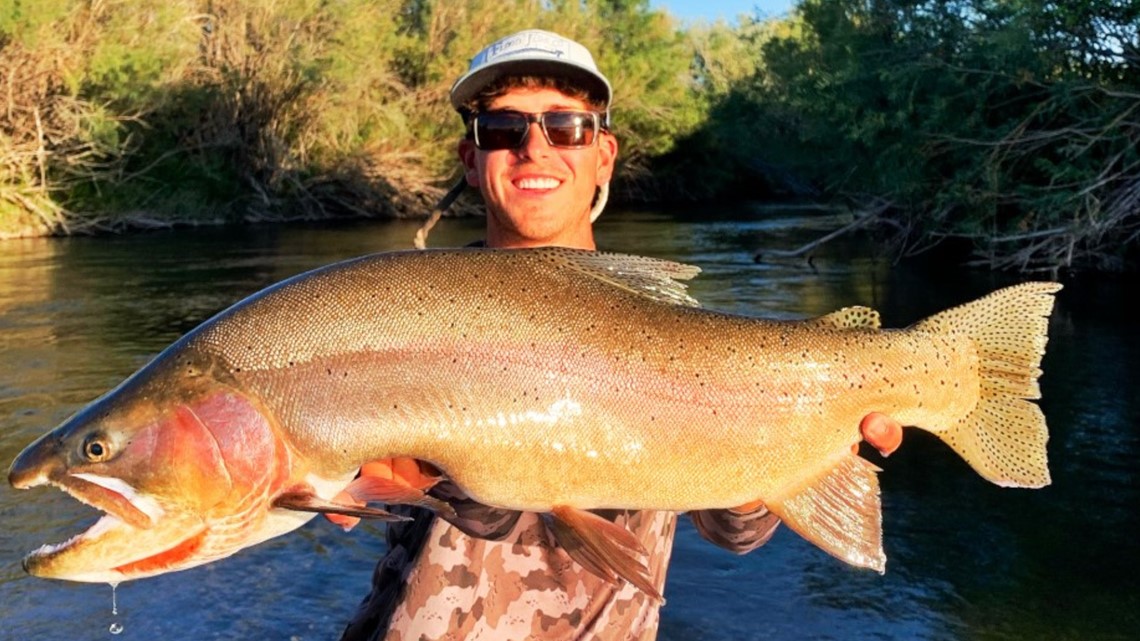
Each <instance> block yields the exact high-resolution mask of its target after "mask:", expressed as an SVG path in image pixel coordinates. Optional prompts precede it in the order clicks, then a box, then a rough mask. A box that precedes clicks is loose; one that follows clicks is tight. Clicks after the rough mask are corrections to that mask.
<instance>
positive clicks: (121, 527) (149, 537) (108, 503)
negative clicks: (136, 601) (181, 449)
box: [22, 473, 200, 583]
mask: <svg viewBox="0 0 1140 641" xmlns="http://www.w3.org/2000/svg"><path fill="white" fill-rule="evenodd" d="M32 485H51V486H53V487H56V488H58V489H60V490H62V491H63V492H65V493H66V494H68V495H70V496H71V497H72V498H74V499H76V500H77V501H79V502H80V503H83V504H84V505H87V506H90V507H92V508H95V509H96V510H100V511H101V512H104V514H103V516H102V517H100V518H99V519H98V520H97V521H96V522H95V523H94V524H93V525H91V526H90V527H89V528H87V529H86V530H85V531H83V532H81V533H79V534H76V535H75V536H73V537H71V538H70V539H68V540H66V541H63V542H62V543H54V544H47V545H43V546H40V547H39V548H38V549H36V550H34V551H32V552H31V553H29V554H28V555H27V556H25V557H24V559H23V562H22V565H23V568H24V570H25V571H26V572H28V573H29V574H31V575H33V576H38V577H41V578H54V579H64V580H69V581H81V582H99V583H104V582H112V583H113V582H118V581H123V580H127V579H132V578H141V577H142V576H149V575H150V574H155V573H156V572H151V571H148V570H150V569H151V568H152V567H158V566H165V565H167V564H168V563H165V562H163V563H159V562H157V561H156V560H158V559H163V560H170V559H171V558H172V557H182V556H185V553H189V551H192V549H193V548H196V547H197V544H196V543H193V544H191V543H190V542H197V541H198V540H199V537H200V532H195V531H194V530H189V531H186V530H184V531H183V534H182V536H179V537H177V538H176V539H175V541H176V542H175V543H174V544H173V545H169V544H168V545H162V546H160V547H158V546H155V545H153V544H152V541H155V540H162V539H167V540H169V537H164V536H156V535H158V534H159V533H158V532H156V531H155V530H156V529H159V528H156V524H158V523H159V521H160V519H161V517H162V516H163V514H164V510H163V509H162V508H161V506H159V505H158V503H157V502H155V501H154V500H153V499H151V498H150V497H148V496H147V495H145V494H143V493H141V492H138V491H137V490H135V488H133V487H132V486H130V485H129V484H127V483H126V482H124V481H121V480H119V479H117V478H114V477H108V476H101V475H97V474H85V473H73V474H68V475H66V476H64V477H63V478H61V479H58V480H46V481H43V482H40V483H34V484H32ZM29 486H30V485H29ZM162 529H167V530H169V529H170V528H162ZM188 544H189V545H188ZM188 547H189V548H191V549H190V550H189V551H188V550H187V548H188Z"/></svg>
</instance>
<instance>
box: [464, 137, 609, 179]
mask: <svg viewBox="0 0 1140 641" xmlns="http://www.w3.org/2000/svg"><path fill="white" fill-rule="evenodd" d="M472 146H474V145H472ZM617 153H618V141H617V138H616V137H615V136H614V135H613V134H611V133H610V132H608V131H603V132H600V134H599V136H598V171H597V184H598V186H599V187H601V186H602V185H604V184H606V183H608V182H610V178H612V177H613V175H614V162H615V161H616V160H617Z"/></svg>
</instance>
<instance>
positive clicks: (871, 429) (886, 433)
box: [856, 412, 903, 456]
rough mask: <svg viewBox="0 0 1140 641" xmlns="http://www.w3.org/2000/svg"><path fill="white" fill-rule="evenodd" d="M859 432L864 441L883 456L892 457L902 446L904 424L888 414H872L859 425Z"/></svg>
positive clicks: (865, 417)
mask: <svg viewBox="0 0 1140 641" xmlns="http://www.w3.org/2000/svg"><path fill="white" fill-rule="evenodd" d="M859 431H860V432H862V434H863V440H864V441H867V442H868V443H870V444H871V447H873V448H875V449H876V450H879V454H882V455H883V456H890V455H891V453H893V452H894V451H895V450H897V449H899V445H902V436H903V435H902V424H900V423H899V422H898V421H896V420H895V419H893V418H891V417H889V416H887V415H886V414H880V413H879V412H871V413H870V414H868V415H866V416H864V417H863V420H862V421H860V423H859ZM856 449H858V446H856Z"/></svg>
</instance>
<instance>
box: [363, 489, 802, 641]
mask: <svg viewBox="0 0 1140 641" xmlns="http://www.w3.org/2000/svg"><path fill="white" fill-rule="evenodd" d="M432 493H433V494H437V495H439V496H441V498H447V500H449V501H450V502H451V503H452V504H453V505H455V506H456V511H457V512H458V513H459V515H460V518H459V519H456V520H454V523H449V522H447V521H444V520H443V519H439V518H434V517H433V516H432V515H431V514H430V513H429V512H425V511H423V510H420V509H412V510H409V513H412V514H414V515H415V516H416V518H415V520H413V521H411V522H407V523H398V524H392V525H390V526H389V529H388V543H389V551H388V554H387V555H386V556H385V557H384V558H383V559H382V560H381V561H380V563H379V565H377V567H376V572H375V573H374V575H373V585H372V591H371V592H370V593H369V595H368V596H367V597H366V598H365V599H364V601H363V602H362V603H361V604H360V607H359V608H358V610H357V612H356V614H355V616H354V617H353V619H352V621H351V622H350V623H349V625H348V627H347V628H346V630H345V632H344V635H343V637H342V641H365V640H368V641H372V640H380V639H384V640H386V641H411V640H416V641H421V640H436V639H446V640H457V639H493V640H501V639H511V640H520V641H521V640H539V639H542V640H553V639H558V640H567V641H568V640H572V639H603V640H606V641H609V640H615V641H616V640H621V639H638V640H649V641H651V640H652V639H654V638H655V637H656V636H657V625H658V619H659V616H658V615H659V609H660V607H661V603H660V602H659V601H656V600H654V599H652V598H650V597H648V596H646V595H645V594H644V593H643V592H641V591H640V590H638V589H637V588H635V587H633V586H632V585H630V584H628V583H624V582H623V583H621V584H620V585H612V584H610V583H607V582H605V581H604V580H602V579H601V578H599V577H597V576H595V575H594V574H591V573H590V572H588V571H587V570H585V569H584V568H582V567H581V566H580V565H578V564H577V563H575V562H574V561H573V560H571V559H570V557H569V556H568V555H567V554H566V553H565V552H564V551H563V550H562V549H560V548H559V547H558V546H557V545H556V544H555V542H554V538H553V535H552V534H551V533H550V531H549V530H548V529H547V527H546V525H545V524H544V522H543V521H542V519H541V518H540V517H539V516H538V515H536V514H532V513H521V514H520V513H517V512H512V513H504V512H501V511H498V510H494V509H492V508H486V507H484V506H480V505H478V504H476V503H473V502H470V501H465V499H463V497H462V496H461V495H459V494H458V493H457V492H456V490H454V488H451V487H449V486H447V485H446V484H445V485H442V486H440V487H438V488H437V489H435V490H433V491H432ZM599 513H600V514H602V515H603V516H605V517H606V518H609V519H611V520H614V521H615V522H617V523H619V524H621V525H624V526H625V527H626V528H627V529H629V530H630V531H631V532H633V533H634V535H635V536H637V538H638V539H639V540H640V541H641V542H642V544H643V545H644V546H645V549H646V550H648V551H649V558H648V559H647V562H648V566H649V570H650V575H651V576H652V577H653V582H654V584H655V585H656V587H657V589H658V591H660V592H664V586H665V571H666V569H667V567H668V564H669V556H670V554H671V551H672V548H673V535H674V533H675V531H676V526H677V517H676V514H675V513H673V512H649V511H642V512H627V511H601V512H599ZM691 516H692V518H693V522H694V524H695V525H696V526H697V530H698V532H700V533H701V535H702V536H704V537H705V538H706V539H708V540H710V541H712V542H713V543H716V544H717V545H719V546H721V547H724V548H726V549H729V550H732V551H734V552H737V553H743V552H747V551H749V550H751V549H753V548H755V547H758V546H759V545H762V544H763V543H764V542H766V541H767V540H768V538H769V537H770V536H771V535H772V532H773V531H774V529H775V527H776V526H777V525H778V524H779V520H778V519H776V518H775V517H774V516H773V515H771V514H770V513H769V512H768V511H767V510H766V509H764V508H763V507H759V508H757V509H756V510H754V511H751V512H748V513H745V514H737V513H735V512H731V511H728V510H718V511H706V512H698V513H693V514H692V515H691Z"/></svg>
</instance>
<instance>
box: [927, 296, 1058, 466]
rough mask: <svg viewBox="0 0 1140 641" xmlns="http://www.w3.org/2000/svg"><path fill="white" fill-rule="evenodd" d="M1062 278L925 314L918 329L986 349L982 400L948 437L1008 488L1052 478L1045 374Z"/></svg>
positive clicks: (982, 362)
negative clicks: (1041, 401)
mask: <svg viewBox="0 0 1140 641" xmlns="http://www.w3.org/2000/svg"><path fill="white" fill-rule="evenodd" d="M1060 289H1061V285H1060V284H1059V283H1025V284H1022V285H1015V286H1013V287H1007V288H1005V289H1001V290H998V291H996V292H994V293H992V294H990V295H988V296H986V297H984V298H980V299H978V300H976V301H974V302H972V303H967V304H965V305H962V306H961V307H955V308H953V309H949V310H946V311H944V312H942V313H940V314H936V315H934V316H931V317H930V318H928V319H926V320H923V321H920V322H919V323H917V324H915V325H914V328H913V329H916V330H920V331H926V332H932V333H939V334H963V335H966V336H968V337H970V338H971V339H973V341H974V342H975V344H976V346H977V350H978V359H979V370H980V371H979V374H980V377H981V390H980V391H981V394H980V398H979V400H978V405H977V407H975V408H974V411H973V412H971V413H970V414H969V415H967V416H966V417H965V418H963V419H961V420H959V421H958V422H957V423H955V424H954V425H953V426H951V427H950V429H949V430H947V431H945V432H940V433H939V436H940V437H941V438H942V440H944V441H946V443H948V444H949V445H950V447H952V448H953V449H954V451H956V452H958V454H960V455H961V456H962V458H963V459H965V460H966V462H967V463H969V464H970V466H971V467H973V468H974V470H975V471H977V472H978V474H981V475H982V477H984V478H985V479H987V480H989V481H991V482H993V483H996V484H998V485H1002V486H1006V487H1043V486H1045V485H1048V484H1049V468H1048V465H1047V463H1046V461H1045V442H1046V441H1047V440H1048V438H1049V434H1048V431H1047V430H1046V427H1045V416H1044V414H1042V413H1041V408H1039V407H1038V406H1037V405H1036V404H1034V403H1030V402H1029V400H1028V399H1038V398H1041V390H1040V388H1039V387H1038V385H1037V378H1038V377H1039V376H1041V369H1040V367H1039V366H1040V365H1041V357H1042V355H1043V354H1044V353H1045V343H1046V341H1047V339H1048V336H1047V332H1048V329H1049V313H1050V312H1051V311H1052V309H1053V295H1054V294H1056V293H1057V292H1058V291H1059V290H1060Z"/></svg>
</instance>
